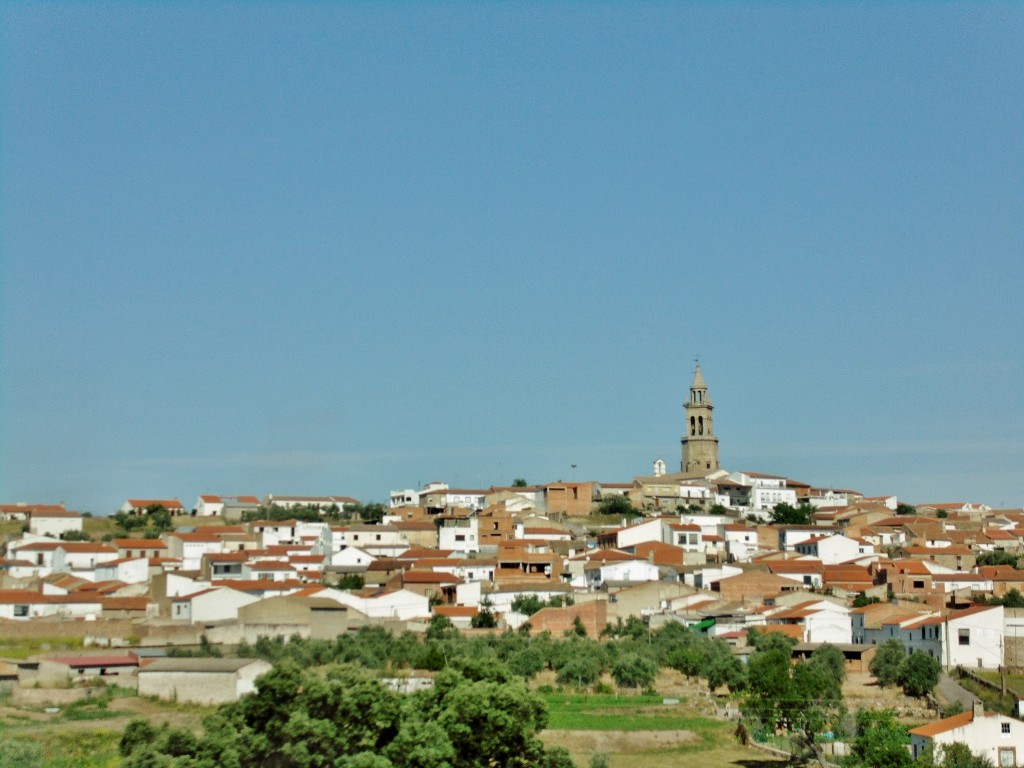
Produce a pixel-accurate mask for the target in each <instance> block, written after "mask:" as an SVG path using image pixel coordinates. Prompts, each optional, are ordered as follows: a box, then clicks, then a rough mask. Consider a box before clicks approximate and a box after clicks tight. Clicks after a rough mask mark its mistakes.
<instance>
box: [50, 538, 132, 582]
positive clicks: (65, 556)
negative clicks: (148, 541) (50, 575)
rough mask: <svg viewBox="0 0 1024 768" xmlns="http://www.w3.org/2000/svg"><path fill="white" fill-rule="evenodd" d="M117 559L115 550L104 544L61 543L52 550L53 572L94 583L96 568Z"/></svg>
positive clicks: (83, 542) (84, 542)
mask: <svg viewBox="0 0 1024 768" xmlns="http://www.w3.org/2000/svg"><path fill="white" fill-rule="evenodd" d="M117 558H118V555H117V550H116V549H114V548H113V547H108V546H107V545H106V544H93V543H91V542H86V541H63V542H61V543H60V544H59V545H58V546H57V547H56V548H55V549H54V550H53V571H54V573H70V574H72V575H74V576H78V577H79V578H82V579H88V580H89V581H95V580H96V566H97V565H100V564H101V563H108V562H110V561H111V560H117Z"/></svg>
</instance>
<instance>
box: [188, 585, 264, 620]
mask: <svg viewBox="0 0 1024 768" xmlns="http://www.w3.org/2000/svg"><path fill="white" fill-rule="evenodd" d="M257 600H260V598H259V597H258V596H256V595H251V594H248V593H246V592H239V591H238V590H235V589H229V588H228V587H210V588H209V589H204V590H201V591H199V592H195V593H193V594H191V595H183V596H181V597H176V598H174V599H173V600H172V601H171V618H172V619H178V620H181V621H188V622H191V623H192V624H202V623H205V622H210V621H232V620H237V619H238V609H239V608H241V607H242V606H243V605H249V604H250V603H255V602H256V601H257Z"/></svg>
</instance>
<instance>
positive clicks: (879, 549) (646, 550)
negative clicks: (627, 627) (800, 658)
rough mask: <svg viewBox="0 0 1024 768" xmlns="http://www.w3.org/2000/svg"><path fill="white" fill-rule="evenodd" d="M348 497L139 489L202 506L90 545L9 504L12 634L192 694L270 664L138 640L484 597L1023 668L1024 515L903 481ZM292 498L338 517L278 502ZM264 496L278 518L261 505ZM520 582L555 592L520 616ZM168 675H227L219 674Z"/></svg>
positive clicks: (855, 650) (565, 611) (4, 617)
mask: <svg viewBox="0 0 1024 768" xmlns="http://www.w3.org/2000/svg"><path fill="white" fill-rule="evenodd" d="M612 496H621V497H624V498H625V499H627V500H629V502H630V503H631V505H632V506H633V507H634V508H635V509H638V510H643V512H642V513H641V512H637V513H636V514H633V515H629V516H627V517H624V518H622V519H621V520H618V521H617V523H616V524H609V523H607V521H606V520H604V519H603V518H602V519H601V524H596V523H595V518H593V517H592V513H593V512H594V511H595V510H598V509H600V508H601V504H602V502H603V501H605V500H607V499H608V498H609V497H612ZM780 503H782V504H789V505H792V506H798V505H805V506H804V509H807V508H813V513H812V514H811V515H810V520H809V521H808V522H806V523H802V524H799V525H793V524H790V525H775V524H771V523H769V522H768V519H769V515H770V513H771V510H772V509H773V508H774V506H775V505H778V504H780ZM354 504H355V505H357V504H358V502H357V501H356V500H355V499H352V498H350V497H346V496H328V497H284V496H278V497H274V496H268V497H266V498H264V499H259V498H257V497H256V496H212V495H204V496H201V497H199V499H198V500H197V502H196V503H195V504H194V505H193V506H192V508H191V509H186V507H185V506H184V505H183V504H182V503H181V502H180V501H179V500H177V499H129V500H127V501H126V502H125V503H124V505H122V507H121V508H120V510H119V511H120V512H123V513H126V514H144V513H145V512H146V511H147V510H152V509H153V508H156V507H160V508H163V509H165V510H167V511H168V512H170V513H171V515H172V516H174V517H178V518H188V519H179V520H178V521H177V524H176V526H175V527H174V529H173V530H171V531H168V532H165V533H162V534H160V535H159V537H156V538H140V537H137V536H134V535H133V536H125V537H123V538H112V539H110V540H106V541H94V540H87V539H88V537H86V536H83V535H82V531H83V518H82V516H81V515H80V514H78V513H76V512H73V511H70V510H67V509H65V508H64V507H63V506H62V505H24V504H8V505H0V519H3V520H15V521H21V522H22V523H23V525H22V532H20V533H17V534H12V535H9V536H8V537H7V541H6V542H5V543H4V545H3V551H2V557H0V634H2V633H3V632H4V630H5V629H6V628H9V627H12V626H14V625H16V624H18V623H19V622H20V623H24V622H29V621H31V622H33V625H34V626H36V627H43V629H39V630H38V631H42V632H44V633H46V634H48V635H59V634H61V633H62V631H67V630H68V628H69V627H77V628H78V629H79V631H80V633H81V634H84V635H85V636H88V637H89V638H90V642H95V643H98V644H103V645H107V646H109V647H110V648H114V647H118V646H121V647H127V646H128V645H129V640H130V641H131V643H130V644H131V646H132V647H133V648H134V649H135V650H134V651H132V652H131V653H127V652H126V654H127V655H125V656H123V657H117V658H121V659H122V660H123V659H129V658H134V659H135V662H134V664H133V663H131V662H129V663H128V664H127V666H128V667H129V668H133V669H134V670H136V676H137V678H138V680H139V681H140V682H139V685H140V690H141V689H143V688H145V690H147V691H149V692H154V693H155V694H156V695H161V692H163V694H166V693H167V691H168V690H173V692H174V693H173V695H174V696H175V697H177V698H178V700H182V699H181V698H180V697H182V696H185V697H186V698H187V697H188V696H189V693H188V692H189V691H191V690H196V691H206V692H207V694H208V693H209V691H211V690H214V689H216V690H219V691H222V692H223V691H229V692H230V696H232V697H233V696H235V695H238V694H240V693H242V692H244V691H245V690H248V689H250V688H251V682H252V679H253V678H254V676H255V674H258V671H259V670H258V669H257V667H251V666H246V665H241V666H239V664H240V662H238V660H204V661H203V662H202V664H205V665H207V666H208V667H209V669H206V670H205V671H202V672H196V671H195V670H194V669H192V668H190V667H189V662H190V661H191V660H185V659H154V658H149V659H147V658H146V656H145V653H144V652H142V651H140V649H146V648H158V647H166V646H167V645H174V644H182V645H189V644H194V643H196V642H198V638H199V637H200V635H203V636H205V637H206V638H207V640H208V641H210V642H215V643H225V644H233V643H239V642H241V641H243V640H244V641H246V642H255V640H256V639H257V638H258V637H260V636H274V635H282V636H285V637H290V636H293V635H296V634H297V635H299V636H304V637H314V638H315V637H325V638H332V637H335V636H337V635H338V634H341V633H344V632H346V631H349V630H351V629H353V628H355V627H359V626H362V625H365V624H367V623H380V624H384V625H386V626H389V627H392V628H395V629H404V628H410V629H413V630H416V629H423V628H424V627H425V626H426V624H427V622H429V620H430V619H431V617H432V616H436V615H442V616H446V617H447V618H449V619H450V620H451V621H452V622H453V623H454V624H455V625H456V626H459V627H464V628H467V629H468V628H470V627H472V626H473V625H474V623H475V622H474V617H477V616H479V615H480V614H481V613H482V612H485V611H486V612H488V613H490V614H492V615H494V616H496V617H497V620H498V623H499V627H509V628H519V627H522V626H523V625H524V624H527V623H528V624H529V626H528V628H527V629H529V631H533V632H540V631H545V630H547V631H552V632H561V631H564V630H565V629H567V628H569V627H571V626H573V624H574V622H576V623H578V622H580V621H581V622H582V623H583V624H584V626H585V627H586V628H587V630H588V632H589V633H590V634H591V635H592V636H596V635H597V634H598V633H600V631H601V630H602V629H604V627H605V626H606V625H607V624H608V623H614V622H615V621H616V620H617V619H626V618H628V617H630V616H639V617H641V618H642V619H643V620H644V621H645V622H647V623H648V624H649V625H651V626H652V627H658V626H661V625H663V624H665V623H667V622H680V623H683V624H685V625H688V626H690V627H692V628H694V629H695V630H696V631H700V632H704V633H706V634H708V635H709V636H712V637H720V638H722V639H723V640H725V641H726V642H728V643H729V644H730V645H731V646H733V647H734V649H735V652H736V653H737V654H743V653H745V652H747V650H746V638H747V637H748V633H749V632H750V631H751V630H752V629H756V630H758V631H761V632H781V633H784V634H786V635H788V636H790V637H792V638H794V639H795V640H796V641H797V645H796V647H795V653H809V652H810V650H813V648H814V647H816V646H817V645H818V644H821V643H830V644H833V645H835V646H837V647H839V648H840V649H841V650H842V651H843V653H844V654H845V655H846V657H847V661H848V664H849V665H850V668H851V669H861V670H866V669H867V665H868V663H869V662H870V659H871V657H872V655H873V653H874V649H875V648H876V647H877V646H878V645H879V644H880V643H882V642H884V641H886V640H888V639H890V638H896V639H898V640H899V641H900V642H902V643H903V644H904V645H905V647H906V648H907V650H908V651H911V650H921V651H923V652H925V653H928V654H929V655H931V656H932V657H934V658H935V659H938V660H939V661H940V663H941V664H942V666H943V667H946V668H951V667H956V666H963V667H980V668H986V669H997V668H1000V667H1003V666H1010V667H1019V666H1024V663H1022V661H1021V659H1024V611H1018V610H1016V609H1014V608H1008V607H1004V606H1003V605H1001V604H998V602H999V601H994V600H992V598H1001V597H1004V596H1005V595H1006V594H1007V593H1009V592H1010V591H1011V590H1014V589H1020V588H1021V584H1022V582H1024V571H1018V570H1016V569H1015V568H1014V567H1013V566H1012V565H1010V564H1000V565H987V564H984V563H986V562H987V561H991V560H992V559H993V558H992V557H988V558H986V557H985V556H986V555H990V554H991V553H999V552H1003V553H1010V554H1017V553H1020V552H1021V551H1022V548H1024V510H1019V509H1018V510H994V509H990V508H989V507H987V506H985V505H980V504H967V503H957V504H928V505H923V504H922V505H918V506H917V507H916V509H910V508H908V507H905V506H904V505H898V504H897V499H896V498H895V497H892V496H889V497H874V498H868V497H864V496H863V495H861V494H858V493H856V492H854V491H849V490H839V489H819V488H814V487H812V486H809V485H807V484H803V483H799V482H795V481H793V480H791V479H788V478H783V477H778V476H772V475H764V474H760V473H727V472H725V471H724V470H715V471H711V472H703V473H702V472H692V473H676V474H672V475H668V474H665V473H664V472H663V471H659V467H658V466H657V465H656V467H655V473H654V474H652V475H651V476H649V477H639V478H636V479H635V480H634V481H633V482H631V483H597V482H578V483H577V482H571V483H566V482H558V483H551V484H547V485H542V486H526V485H522V487H492V488H488V489H458V488H450V487H448V486H447V485H446V484H444V483H430V484H428V485H427V486H425V487H424V488H422V489H418V490H401V491H395V492H393V493H392V494H391V497H390V501H389V505H388V507H387V509H386V510H385V514H384V517H383V519H382V520H381V521H379V522H375V523H367V522H360V521H358V520H355V521H346V522H341V523H339V521H338V520H339V518H338V516H337V515H333V514H331V513H336V512H338V511H340V510H344V509H345V508H346V507H347V506H349V505H354ZM299 508H301V509H302V510H303V511H304V512H307V513H308V512H309V510H318V511H319V512H321V513H323V515H324V517H322V518H318V517H316V516H312V517H313V519H309V518H310V517H311V515H309V514H304V515H302V516H301V517H302V518H303V519H285V520H281V519H276V518H279V517H281V516H282V515H281V514H280V512H281V510H289V509H299ZM270 509H273V510H275V512H276V513H277V514H275V515H273V517H274V518H275V519H267V517H261V512H262V513H265V512H266V511H268V510H270ZM897 512H903V513H905V514H897ZM907 512H909V514H906V513H907ZM268 517H269V516H268ZM254 518H255V519H254ZM83 539H86V540H83ZM979 558H981V560H980V562H981V563H982V564H979ZM523 596H533V597H536V598H538V599H539V600H541V601H543V602H544V603H545V604H547V605H549V606H554V607H545V608H543V609H542V610H541V611H540V612H538V613H535V614H533V615H530V616H527V615H525V614H520V613H517V612H516V611H515V610H514V608H513V605H514V604H515V603H516V598H519V597H523ZM553 598H560V599H559V600H553ZM565 598H572V599H571V600H566V599H565ZM48 623H49V624H52V625H58V624H59V625H60V626H59V627H56V626H53V627H47V624H48ZM140 653H141V654H142V655H139V654H140ZM97 658H99V662H108V664H107V666H102V664H101V665H100V666H99V667H97V666H96V665H97V663H99V662H89V661H88V657H80V658H79V659H78V661H77V662H76V660H75V659H68V658H63V660H60V659H56V660H55V659H51V660H48V661H47V660H42V662H41V663H43V664H44V666H45V665H46V664H49V665H51V666H52V665H53V664H57V663H62V664H65V666H67V665H68V664H71V665H72V666H70V667H68V669H69V670H71V671H69V672H68V674H70V675H71V676H78V675H86V674H90V673H91V672H95V671H96V669H100V670H101V672H99V673H102V674H107V673H109V670H110V669H113V666H112V663H113V661H115V660H116V658H103V657H97ZM82 659H86V660H85V661H83V660H82ZM218 661H219V662H220V664H219V665H218V663H217V662H218ZM229 661H230V663H229ZM75 663H77V664H79V667H78V668H75V667H74V664H75ZM197 663H198V662H197ZM90 664H91V665H92V666H89V665H90ZM82 665H85V666H84V667H83V666H82ZM147 669H148V670H149V671H148V672H146V671H145V670H147ZM190 669H191V670H192V671H191V672H190V671H189V670H190ZM102 670H106V671H105V672H104V671H102ZM90 671H91V672H90ZM120 671H121V672H123V670H120ZM35 673H38V671H36V672H35ZM176 674H178V675H185V674H193V675H194V674H206V675H214V674H217V675H222V676H225V677H224V680H228V678H229V677H230V678H231V680H232V681H233V682H232V684H231V685H227V684H225V685H218V686H216V687H215V688H211V686H209V685H206V684H198V683H195V682H194V681H192V682H189V681H184V678H178V679H177V682H175V675H176ZM201 679H206V680H209V679H212V678H209V677H208V678H201ZM168 680H170V681H171V682H167V681H168ZM142 681H146V682H145V683H143V682H142ZM153 686H155V687H153ZM207 694H204V695H207ZM203 701H204V702H207V699H203ZM968 715H970V716H972V717H973V713H964V714H963V715H960V716H959V717H960V718H961V720H965V722H964V723H960V724H959V725H957V727H958V728H962V727H966V726H968V725H969V724H970V722H972V721H971V720H966V718H967V716H968ZM983 719H984V718H983V717H982V718H981V719H979V722H981V720H983ZM958 722H959V721H958ZM929 727H931V726H929ZM1001 727H1002V726H1001ZM1016 727H1017V726H1016V725H1015V726H1014V728H1016ZM933 736H934V734H933ZM999 757H1003V756H1002V755H1000V756H999Z"/></svg>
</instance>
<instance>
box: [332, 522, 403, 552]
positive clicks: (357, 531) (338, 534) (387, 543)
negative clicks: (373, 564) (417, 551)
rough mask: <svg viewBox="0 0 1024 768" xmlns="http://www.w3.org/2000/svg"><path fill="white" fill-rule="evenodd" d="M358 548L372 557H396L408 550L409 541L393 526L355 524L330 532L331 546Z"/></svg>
mask: <svg viewBox="0 0 1024 768" xmlns="http://www.w3.org/2000/svg"><path fill="white" fill-rule="evenodd" d="M334 542H337V543H339V544H340V545H341V546H350V547H359V548H360V549H362V550H364V551H366V552H367V553H369V554H372V555H373V556H374V557H398V556H399V555H401V554H402V553H403V552H405V551H406V550H407V549H409V539H408V537H406V535H405V534H404V533H402V531H400V530H399V529H398V528H396V527H395V526H393V525H372V524H368V523H356V524H354V525H350V526H347V527H345V528H340V529H337V528H336V529H333V530H332V544H331V546H332V547H333V546H334Z"/></svg>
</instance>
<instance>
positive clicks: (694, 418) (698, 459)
mask: <svg viewBox="0 0 1024 768" xmlns="http://www.w3.org/2000/svg"><path fill="white" fill-rule="evenodd" d="M695 362H696V365H697V367H696V370H695V371H694V373H693V383H692V384H690V399H689V400H688V401H687V402H686V406H685V407H686V424H685V427H686V434H685V435H684V436H683V439H682V445H683V460H682V463H681V464H680V469H681V470H682V471H683V472H711V471H714V470H716V469H718V438H717V437H716V436H715V426H714V417H713V414H712V411H713V410H714V406H712V404H711V396H710V395H709V394H708V385H707V384H706V383H705V381H704V374H703V373H702V372H701V369H700V359H699V358H698V359H697V360H696V361H695Z"/></svg>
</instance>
